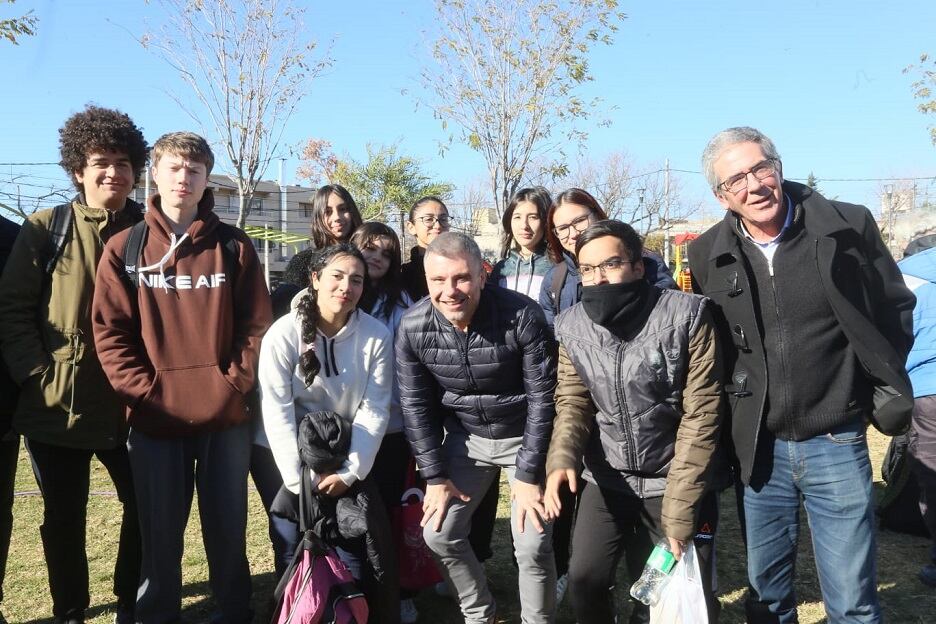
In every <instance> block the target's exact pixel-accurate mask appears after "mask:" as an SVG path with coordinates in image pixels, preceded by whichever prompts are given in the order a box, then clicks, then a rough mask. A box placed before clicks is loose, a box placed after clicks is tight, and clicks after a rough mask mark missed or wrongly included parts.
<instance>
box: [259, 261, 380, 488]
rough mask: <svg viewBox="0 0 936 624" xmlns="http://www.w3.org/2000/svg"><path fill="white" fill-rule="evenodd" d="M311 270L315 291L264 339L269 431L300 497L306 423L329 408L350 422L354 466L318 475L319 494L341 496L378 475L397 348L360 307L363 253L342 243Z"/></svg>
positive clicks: (281, 467)
mask: <svg viewBox="0 0 936 624" xmlns="http://www.w3.org/2000/svg"><path fill="white" fill-rule="evenodd" d="M310 272H311V281H312V285H311V287H310V289H309V291H308V292H307V293H306V294H305V295H304V296H303V297H302V298H301V300H300V302H299V305H298V307H297V308H296V309H293V310H291V311H290V312H289V313H288V314H286V315H285V316H283V317H282V318H280V319H279V320H278V321H276V322H275V323H274V324H273V326H272V327H271V328H270V330H269V331H268V332H267V334H266V336H264V338H263V343H262V345H261V349H260V371H259V378H260V390H261V396H262V400H263V428H264V431H265V432H266V437H267V439H268V441H269V445H270V449H271V450H272V451H273V457H274V458H275V460H276V465H277V467H278V468H279V471H280V473H281V474H282V476H283V484H284V485H285V486H286V488H287V489H289V490H290V491H291V492H294V493H298V492H299V481H300V461H299V447H298V445H297V442H296V440H297V436H298V423H299V420H300V419H301V418H302V416H304V415H305V414H306V413H308V412H313V411H321V410H324V411H331V412H335V413H337V414H338V415H339V416H341V417H342V418H344V419H346V420H347V421H348V422H349V423H350V424H351V447H350V450H349V452H348V458H347V460H346V461H345V462H344V464H343V465H342V466H341V468H340V469H338V470H337V471H336V472H334V473H330V474H317V475H315V474H314V475H313V476H312V482H313V484H314V485H315V486H316V487H317V488H318V490H319V492H321V493H323V494H325V495H327V496H341V495H342V494H344V493H345V491H347V489H348V488H349V487H350V486H351V485H353V484H354V482H355V481H358V480H361V479H364V478H365V477H367V475H368V474H369V473H370V470H371V467H372V466H373V464H374V458H375V456H376V455H377V451H378V449H379V448H380V444H381V440H382V439H383V436H384V432H385V431H386V430H387V423H388V422H389V412H390V398H391V393H392V385H393V372H392V368H393V343H392V340H391V336H390V332H389V330H388V329H387V328H386V326H385V325H384V324H383V323H381V322H380V321H378V320H377V319H375V318H373V317H371V316H369V315H367V314H365V313H363V312H361V311H360V310H357V309H356V306H357V304H358V301H359V300H360V298H361V294H362V292H363V290H364V284H365V280H366V279H367V270H366V266H365V264H364V258H363V257H362V256H361V253H360V252H359V251H358V250H357V249H356V248H355V247H353V246H351V245H349V244H347V243H342V244H338V245H332V246H330V247H327V248H325V249H323V250H321V251H320V252H318V253H317V254H316V256H315V259H314V260H313V261H312V263H311V269H310Z"/></svg>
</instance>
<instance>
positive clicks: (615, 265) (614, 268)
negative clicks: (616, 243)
mask: <svg viewBox="0 0 936 624" xmlns="http://www.w3.org/2000/svg"><path fill="white" fill-rule="evenodd" d="M633 263H634V261H633V260H625V259H623V258H608V259H607V260H605V261H604V262H600V263H598V264H580V265H579V274H580V275H581V276H582V281H583V282H592V281H594V280H595V278H597V277H598V274H599V273H600V274H601V275H604V276H605V277H607V276H608V275H615V274H617V273H618V271H620V270H621V269H623V268H624V265H625V264H633Z"/></svg>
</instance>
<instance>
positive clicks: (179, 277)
mask: <svg viewBox="0 0 936 624" xmlns="http://www.w3.org/2000/svg"><path fill="white" fill-rule="evenodd" d="M159 202H160V199H159V195H154V196H153V197H151V198H150V201H149V210H148V211H147V213H146V217H145V218H146V223H147V225H148V226H149V233H148V235H147V239H146V241H145V242H144V245H143V253H142V258H141V260H140V263H139V264H140V266H139V267H137V269H138V276H139V287H138V288H137V290H136V293H135V296H131V295H132V294H134V293H133V292H132V290H131V289H130V288H128V286H127V285H126V284H125V282H124V279H125V271H124V258H123V254H124V247H125V246H126V243H127V238H128V236H129V230H128V231H125V232H122V233H120V234H118V235H116V236H114V237H113V238H112V239H111V240H110V241H109V242H108V244H107V247H105V249H104V255H103V257H102V258H101V263H100V265H99V266H98V273H97V280H96V283H95V295H94V303H93V307H92V321H93V327H94V339H95V344H96V346H97V352H98V356H99V358H100V360H101V365H102V367H103V368H104V372H105V373H106V375H107V377H108V379H109V380H110V382H111V385H112V386H113V387H114V390H116V391H117V394H118V395H119V396H120V397H121V399H122V400H123V401H124V402H125V403H126V404H127V417H128V420H129V422H130V425H131V426H132V427H134V428H135V429H137V430H139V431H141V432H143V433H146V434H148V435H152V436H158V437H178V436H185V435H191V434H195V433H200V432H203V431H213V430H218V429H223V428H225V427H229V426H232V425H236V424H239V423H242V422H244V421H245V420H247V418H248V413H247V410H246V404H245V394H246V393H248V392H249V391H250V390H251V389H252V388H253V386H254V382H255V380H256V373H257V360H258V357H259V352H260V339H261V338H262V337H263V334H264V333H265V332H266V330H267V328H268V327H269V326H270V323H271V318H272V314H271V311H270V297H269V294H268V292H267V289H266V285H265V284H264V281H263V274H262V271H261V267H260V262H259V260H258V258H257V254H256V251H255V250H254V247H253V245H252V244H251V243H250V240H249V239H248V238H247V236H246V235H245V234H244V233H243V232H242V231H240V230H238V231H237V232H236V235H235V238H236V240H237V241H238V250H239V254H238V262H237V266H236V267H233V266H231V265H232V264H233V263H232V262H231V261H230V260H229V259H228V258H226V257H225V256H226V253H227V252H226V251H225V250H224V249H223V247H222V242H221V240H220V239H219V236H218V230H219V228H220V227H223V226H222V224H221V222H220V221H219V220H218V217H217V216H216V215H215V214H214V212H212V208H213V206H214V198H213V196H212V194H211V191H207V190H206V191H205V195H204V197H202V199H201V201H200V202H199V204H198V215H197V216H196V217H195V221H194V222H193V223H192V225H190V226H189V228H188V230H187V231H186V233H185V234H183V235H182V236H181V237H176V236H175V235H174V234H173V233H172V228H171V226H170V224H169V222H168V221H167V220H166V217H165V216H164V215H163V213H162V211H161V210H160V208H159V205H160V204H159ZM232 273H233V274H232Z"/></svg>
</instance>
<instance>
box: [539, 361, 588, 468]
mask: <svg viewBox="0 0 936 624" xmlns="http://www.w3.org/2000/svg"><path fill="white" fill-rule="evenodd" d="M557 377H558V382H557V383H556V420H555V421H554V424H553V432H552V440H551V441H550V443H549V455H547V457H546V474H547V475H549V474H550V473H551V472H553V471H554V470H564V469H566V468H574V469H578V467H579V465H580V464H581V463H582V458H583V457H584V455H585V446H586V445H587V444H588V438H589V437H591V432H592V429H593V428H594V426H595V404H594V403H593V402H592V399H591V393H590V392H589V391H588V388H587V387H586V386H585V384H584V383H583V382H582V378H581V377H580V376H579V374H578V371H576V370H575V367H574V366H573V365H572V360H570V359H569V354H568V353H567V352H566V350H565V347H563V346H562V344H561V343H560V345H559V372H558V375H557Z"/></svg>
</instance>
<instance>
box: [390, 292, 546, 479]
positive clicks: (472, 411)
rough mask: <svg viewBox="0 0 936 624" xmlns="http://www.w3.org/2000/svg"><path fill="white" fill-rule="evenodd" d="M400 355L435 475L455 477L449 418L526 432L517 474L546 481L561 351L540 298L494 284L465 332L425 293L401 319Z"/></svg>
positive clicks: (412, 431) (410, 411)
mask: <svg viewBox="0 0 936 624" xmlns="http://www.w3.org/2000/svg"><path fill="white" fill-rule="evenodd" d="M396 358H397V371H396V372H397V379H398V381H399V384H400V403H401V404H402V406H403V422H404V425H405V432H406V437H407V439H408V440H409V443H410V446H412V448H413V455H414V456H415V457H416V462H417V464H418V465H419V470H420V472H421V473H422V475H423V476H424V477H425V479H426V480H427V481H429V482H430V483H438V482H439V481H441V480H443V479H446V478H448V473H447V467H446V465H445V458H444V455H443V452H442V439H443V424H444V425H445V427H446V428H447V429H449V430H452V429H457V430H462V431H466V432H468V433H471V434H475V435H478V436H480V437H482V438H487V439H492V440H500V439H504V438H512V437H520V436H522V437H523V442H522V444H521V446H520V450H519V451H518V452H517V471H516V476H517V478H518V479H520V480H521V481H524V482H526V483H539V482H542V480H543V478H544V476H545V475H544V472H545V466H546V451H547V449H548V448H549V438H550V436H551V435H552V426H553V417H554V416H555V406H554V403H553V393H554V391H555V388H556V356H555V350H554V349H553V348H552V347H551V339H550V331H549V328H548V327H547V325H546V320H545V318H544V317H543V311H542V309H541V308H540V307H539V305H538V304H537V303H536V302H535V301H533V300H532V299H530V298H529V297H527V296H525V295H521V294H520V293H516V292H514V291H512V290H507V289H505V288H500V287H499V286H495V285H493V284H488V285H487V286H485V287H484V288H483V289H482V291H481V296H480V301H479V303H478V309H477V310H476V311H475V314H474V318H472V319H471V324H470V326H469V328H468V332H467V333H464V332H461V331H459V330H457V329H456V328H455V327H453V326H452V324H451V323H450V322H449V321H448V320H446V319H445V317H443V316H442V315H441V314H440V313H439V312H438V311H437V310H436V309H435V308H434V307H433V306H432V302H431V301H430V300H429V299H428V298H426V299H423V300H421V301H419V302H418V303H416V304H415V305H414V306H413V307H411V308H410V309H409V311H407V313H406V314H405V315H404V316H403V319H402V320H401V321H400V327H399V329H398V330H397V338H396Z"/></svg>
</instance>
